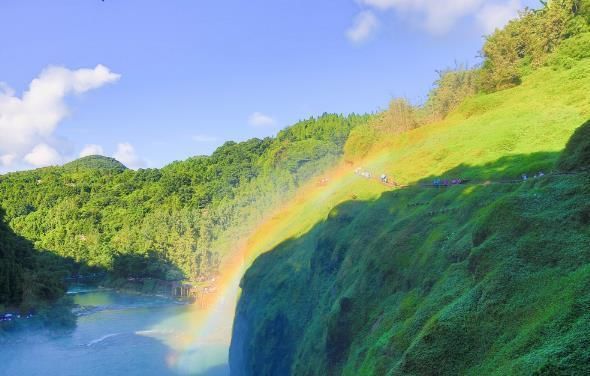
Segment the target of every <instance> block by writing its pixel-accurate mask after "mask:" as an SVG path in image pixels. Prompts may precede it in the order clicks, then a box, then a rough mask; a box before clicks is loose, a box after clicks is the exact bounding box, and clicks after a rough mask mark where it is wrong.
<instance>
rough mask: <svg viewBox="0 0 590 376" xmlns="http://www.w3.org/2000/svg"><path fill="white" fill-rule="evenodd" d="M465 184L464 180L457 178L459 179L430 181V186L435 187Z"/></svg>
mask: <svg viewBox="0 0 590 376" xmlns="http://www.w3.org/2000/svg"><path fill="white" fill-rule="evenodd" d="M464 182H465V180H463V179H461V178H459V179H450V180H449V179H439V178H436V179H434V180H433V181H432V185H433V186H435V187H437V188H438V187H449V186H451V185H459V184H463V183H464Z"/></svg>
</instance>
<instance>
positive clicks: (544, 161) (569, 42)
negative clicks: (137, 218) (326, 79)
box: [230, 0, 590, 375]
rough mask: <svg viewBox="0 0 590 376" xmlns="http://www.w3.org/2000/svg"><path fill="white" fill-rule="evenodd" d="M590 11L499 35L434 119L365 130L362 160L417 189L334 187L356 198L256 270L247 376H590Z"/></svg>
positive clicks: (243, 356) (357, 136)
mask: <svg viewBox="0 0 590 376" xmlns="http://www.w3.org/2000/svg"><path fill="white" fill-rule="evenodd" d="M589 5H590V3H589V2H587V1H566V0H564V1H552V2H550V3H549V4H548V5H547V6H546V7H545V8H544V9H542V10H540V11H535V12H532V11H531V12H527V13H524V14H523V15H522V17H521V18H520V19H519V20H516V21H513V22H512V23H510V24H509V25H508V26H507V28H506V29H504V30H500V31H498V32H496V33H495V34H494V35H492V36H491V37H490V38H489V39H488V41H487V42H486V45H485V47H484V56H485V58H486V60H485V62H484V64H483V65H482V67H481V68H479V69H477V70H474V71H471V72H468V71H465V72H458V73H457V72H456V73H453V74H454V75H455V77H450V81H451V84H453V85H454V84H458V85H459V86H458V87H461V88H465V87H466V85H467V86H470V85H474V86H473V87H472V89H474V90H473V91H472V90H471V89H469V90H463V91H462V92H464V93H468V94H467V95H466V96H465V97H462V98H460V100H458V101H457V102H460V103H459V104H458V106H456V107H454V109H451V110H450V111H449V112H448V113H446V114H445V113H444V112H445V111H442V114H443V116H434V118H435V120H434V121H433V122H431V123H428V124H426V125H423V126H420V125H421V124H420V122H419V121H418V120H419V119H420V117H423V116H426V115H428V114H426V115H425V114H421V113H419V111H416V110H415V109H412V108H410V107H407V106H406V104H404V103H403V102H394V103H392V106H391V108H390V109H389V110H388V111H387V112H386V113H384V114H381V115H379V116H378V117H377V118H376V119H375V120H373V121H371V122H369V123H367V124H366V125H363V126H360V127H357V128H355V129H354V130H353V131H352V133H351V135H350V137H349V141H348V142H347V144H346V145H345V152H346V153H345V158H346V159H347V160H348V163H353V164H354V165H358V166H361V167H362V170H364V171H368V172H371V173H372V174H373V175H378V174H380V173H381V172H385V173H387V175H388V176H390V177H392V178H393V179H394V180H395V181H397V182H399V183H400V185H407V187H404V188H403V189H399V188H398V189H392V191H391V192H385V193H383V194H382V195H381V196H380V197H378V198H373V197H372V195H371V194H365V191H367V192H369V191H370V189H369V188H365V187H368V186H369V185H371V184H372V185H373V186H374V185H375V184H379V183H378V182H377V181H375V180H374V179H365V178H363V177H361V176H359V177H358V178H357V180H358V181H359V182H358V183H354V184H348V185H343V186H340V187H336V186H335V187H330V186H328V187H326V190H328V191H331V192H335V193H333V195H340V196H342V197H345V196H346V197H349V198H353V200H349V201H348V202H345V203H342V204H340V205H338V206H336V207H325V208H323V207H321V206H318V208H317V211H318V212H319V213H324V212H327V213H329V214H327V215H326V216H322V215H317V217H316V222H317V223H316V224H315V225H314V226H313V227H312V228H311V229H309V230H307V231H305V232H303V231H299V232H297V231H293V232H291V234H296V235H295V236H293V237H290V238H288V239H284V240H283V241H282V242H281V243H280V244H279V245H278V246H276V247H274V248H273V249H271V250H268V252H267V253H265V254H263V255H262V256H260V257H259V258H258V259H257V260H256V261H255V262H254V264H253V265H252V266H251V267H250V269H249V270H248V271H247V273H246V275H245V276H244V278H243V279H242V284H241V286H242V294H241V297H240V301H239V303H238V308H237V312H236V319H235V321H234V333H233V337H232V345H231V350H230V367H231V369H232V374H235V375H266V374H281V375H289V374H293V375H315V374H328V375H341V374H344V375H457V374H469V375H489V374H497V375H513V374H514V375H521V374H525V375H578V374H580V375H582V374H588V373H590V351H589V350H588V348H589V346H588V338H590V315H589V312H590V293H589V291H590V290H589V288H590V226H589V222H588V221H589V218H590V216H589V213H590V211H589V210H590V206H589V203H590V172H589V167H590V160H589V158H588V156H589V154H588V153H589V152H590V138H589V137H588V136H589V133H588V132H589V131H590V123H588V119H590V94H589V92H588V87H590V59H589V57H590V55H589V54H588V51H590V34H589V33H588V29H589V28H588V22H589V21H590V6H589ZM446 78H447V79H449V76H447V77H446ZM477 81H479V82H477ZM441 87H442V88H448V86H445V85H443V86H441ZM451 87H452V85H451ZM470 91H471V94H469V92H470ZM439 94H440V95H439V96H437V97H435V98H433V99H434V102H433V103H432V105H433V106H435V103H436V102H438V103H439V104H440V103H441V101H440V99H441V98H445V97H446V98H450V99H452V100H454V99H455V98H454V97H453V95H452V94H453V91H448V92H447V93H439ZM466 98H467V99H466ZM450 102H452V101H450ZM444 107H445V106H442V107H441V108H444ZM452 107H453V106H451V108H452ZM426 109H427V108H426ZM421 110H424V109H421ZM439 114H440V113H439ZM436 118H438V120H436ZM416 119H418V120H416ZM568 140H569V142H568ZM566 144H567V145H566ZM351 170H352V167H351ZM540 172H543V174H542V176H540V177H539V173H540ZM351 174H352V171H351ZM523 175H527V179H526V180H524V179H523V177H522V176H523ZM535 175H537V177H535ZM457 178H462V179H464V180H468V182H467V183H464V184H460V185H451V186H449V187H446V186H444V187H438V188H437V187H434V186H432V183H433V181H435V180H438V179H441V180H442V181H444V180H449V181H450V180H451V179H457ZM351 179H352V177H351ZM347 181H348V180H347ZM384 190H385V189H384ZM293 210H294V209H292V211H293ZM300 215H301V216H306V215H308V216H309V215H311V214H309V213H305V212H304V211H302V212H301V213H300ZM290 217H293V218H296V215H295V214H293V213H291V214H290ZM307 222H309V221H307ZM281 235H282V234H281ZM277 237H278V235H277ZM268 243H272V244H276V243H279V242H278V241H276V239H273V241H269V242H268Z"/></svg>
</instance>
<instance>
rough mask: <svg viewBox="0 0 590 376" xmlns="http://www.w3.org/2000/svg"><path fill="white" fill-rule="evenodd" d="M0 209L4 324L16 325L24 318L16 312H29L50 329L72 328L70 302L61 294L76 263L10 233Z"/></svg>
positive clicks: (0, 295) (0, 292) (0, 290)
mask: <svg viewBox="0 0 590 376" xmlns="http://www.w3.org/2000/svg"><path fill="white" fill-rule="evenodd" d="M4 216H5V213H4V210H3V209H2V208H0V280H2V281H3V282H2V283H0V314H2V316H4V312H7V313H9V314H12V315H13V317H12V318H13V319H12V320H8V319H6V318H5V317H4V320H3V321H4V324H5V325H11V326H12V327H18V326H20V325H24V324H25V321H23V320H24V318H21V319H18V318H16V317H15V316H16V313H20V314H22V315H24V317H25V318H26V317H27V316H28V315H33V316H32V317H33V318H35V319H34V320H32V321H34V322H36V323H37V324H38V323H41V324H42V325H44V326H48V327H51V328H56V329H58V328H63V329H68V328H72V327H73V326H74V325H75V317H74V316H73V314H72V312H71V308H72V302H71V300H69V299H67V298H66V297H65V292H66V289H67V286H66V278H67V277H68V276H69V275H71V273H72V271H73V270H75V268H76V267H77V264H76V263H75V262H74V261H73V260H72V259H68V258H64V257H60V256H57V255H55V254H53V253H51V252H47V251H40V250H37V249H36V248H35V246H34V245H33V243H32V242H31V241H29V240H28V239H26V238H24V237H22V236H20V235H18V234H16V233H14V232H13V231H12V229H11V228H10V227H9V226H8V225H7V224H6V223H5V222H4Z"/></svg>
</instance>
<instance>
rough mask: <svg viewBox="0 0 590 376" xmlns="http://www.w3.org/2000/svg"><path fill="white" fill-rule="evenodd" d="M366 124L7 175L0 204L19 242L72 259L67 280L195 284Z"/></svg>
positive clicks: (318, 122)
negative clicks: (126, 161)
mask: <svg viewBox="0 0 590 376" xmlns="http://www.w3.org/2000/svg"><path fill="white" fill-rule="evenodd" d="M367 118H368V117H367V116H356V115H351V116H348V117H343V116H338V115H328V114H325V115H323V116H321V117H319V118H317V119H315V118H312V119H309V120H306V121H302V122H300V123H298V124H295V125H294V126H292V127H289V128H286V129H285V130H283V131H282V132H280V133H279V134H278V136H277V137H276V138H267V139H264V140H260V139H252V140H249V141H245V142H241V143H235V142H227V143H226V144H224V145H223V146H222V147H220V148H219V149H217V150H216V151H215V152H214V153H213V154H212V155H211V156H208V157H205V156H203V157H194V158H190V159H188V160H186V161H182V162H174V163H172V164H170V165H168V166H166V167H164V168H162V169H142V170H138V171H132V170H129V169H127V168H125V166H123V165H122V164H121V163H119V162H118V161H116V160H114V159H112V158H106V157H100V156H89V157H84V158H81V159H79V160H76V161H74V162H71V163H68V164H66V165H64V166H62V167H50V168H44V169H38V170H34V171H25V172H18V173H11V174H7V175H4V176H0V206H1V207H2V208H4V210H5V211H6V220H7V222H8V223H9V225H10V227H11V228H12V229H13V230H14V231H15V232H16V233H17V234H19V235H20V236H23V237H25V238H26V239H29V240H30V241H32V242H33V243H34V244H35V246H36V247H38V248H40V249H45V250H48V251H49V252H51V253H53V254H55V255H58V256H60V257H63V258H68V259H72V260H74V261H76V262H77V265H76V266H72V267H71V268H70V269H72V268H73V270H72V273H73V274H82V275H85V274H88V273H91V272H95V271H97V270H101V271H102V270H106V271H108V272H110V274H112V275H114V276H116V277H123V278H127V277H151V278H159V279H168V280H178V279H183V278H190V279H199V278H202V277H207V276H208V275H210V274H211V273H213V272H215V270H216V268H217V267H218V264H219V261H220V258H221V257H222V256H223V253H224V252H226V251H227V250H228V249H230V248H231V246H232V245H235V244H234V242H235V241H236V239H237V238H238V237H239V235H241V234H242V233H243V232H245V231H248V229H250V228H251V227H252V226H254V225H255V224H256V223H257V222H258V221H259V220H260V219H261V218H262V216H263V215H264V213H265V211H266V210H267V209H268V208H270V207H272V206H273V205H276V204H278V203H280V202H283V201H284V200H286V199H287V198H289V197H290V195H291V194H292V193H293V192H294V191H295V189H296V188H297V187H298V186H300V185H301V184H302V183H304V182H305V181H307V180H309V179H310V178H311V177H313V176H314V175H316V174H318V173H321V171H323V170H325V169H326V168H328V167H329V166H331V165H332V164H333V163H334V162H335V161H337V160H338V159H339V158H340V156H341V154H342V148H343V145H344V142H345V141H346V139H347V137H348V134H349V132H350V130H351V129H352V128H354V127H355V126H356V125H357V124H361V123H363V122H366V120H367ZM0 275H2V276H3V275H4V273H0ZM1 302H2V301H1V300H0V303H1Z"/></svg>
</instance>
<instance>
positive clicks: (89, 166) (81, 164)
mask: <svg viewBox="0 0 590 376" xmlns="http://www.w3.org/2000/svg"><path fill="white" fill-rule="evenodd" d="M63 168H64V169H67V170H84V169H86V170H105V171H111V172H113V173H116V172H123V171H125V170H127V167H125V165H123V163H121V162H119V161H118V160H116V159H115V158H109V157H103V156H101V155H89V156H87V157H82V158H80V159H76V160H75V161H72V162H70V163H66V164H65V165H63Z"/></svg>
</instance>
